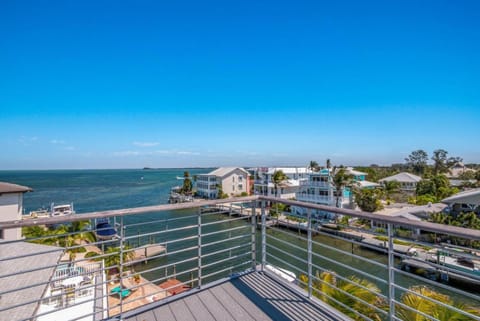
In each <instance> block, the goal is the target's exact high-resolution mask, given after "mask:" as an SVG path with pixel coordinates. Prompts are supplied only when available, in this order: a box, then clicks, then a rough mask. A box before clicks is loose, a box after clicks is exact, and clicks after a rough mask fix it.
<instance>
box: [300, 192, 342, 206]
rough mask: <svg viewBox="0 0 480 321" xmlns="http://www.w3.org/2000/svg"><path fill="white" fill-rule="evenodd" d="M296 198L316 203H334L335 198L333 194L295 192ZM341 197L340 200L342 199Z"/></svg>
mask: <svg viewBox="0 0 480 321" xmlns="http://www.w3.org/2000/svg"><path fill="white" fill-rule="evenodd" d="M296 198H297V200H299V201H302V202H309V203H316V204H325V205H328V204H335V202H336V198H335V197H333V196H328V195H327V196H326V195H318V194H308V193H297V196H296ZM342 200H343V198H341V200H340V201H342Z"/></svg>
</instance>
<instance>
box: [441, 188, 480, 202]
mask: <svg viewBox="0 0 480 321" xmlns="http://www.w3.org/2000/svg"><path fill="white" fill-rule="evenodd" d="M442 203H446V204H474V205H480V188H475V189H471V190H468V191H464V192H460V193H457V194H455V195H452V196H450V197H447V198H445V199H443V200H442Z"/></svg>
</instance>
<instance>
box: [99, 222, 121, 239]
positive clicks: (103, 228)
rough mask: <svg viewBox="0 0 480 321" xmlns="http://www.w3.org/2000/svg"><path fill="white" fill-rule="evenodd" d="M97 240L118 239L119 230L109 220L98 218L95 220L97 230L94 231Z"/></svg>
mask: <svg viewBox="0 0 480 321" xmlns="http://www.w3.org/2000/svg"><path fill="white" fill-rule="evenodd" d="M93 232H94V233H95V236H96V237H97V240H102V241H105V240H112V239H116V238H118V234H117V230H116V229H115V227H114V226H112V225H111V224H110V220H109V219H108V218H97V219H96V220H95V230H94V231H93Z"/></svg>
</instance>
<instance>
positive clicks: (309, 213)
mask: <svg viewBox="0 0 480 321" xmlns="http://www.w3.org/2000/svg"><path fill="white" fill-rule="evenodd" d="M307 265H308V266H307V270H308V298H309V299H310V298H312V277H313V275H312V210H311V209H309V208H308V209H307Z"/></svg>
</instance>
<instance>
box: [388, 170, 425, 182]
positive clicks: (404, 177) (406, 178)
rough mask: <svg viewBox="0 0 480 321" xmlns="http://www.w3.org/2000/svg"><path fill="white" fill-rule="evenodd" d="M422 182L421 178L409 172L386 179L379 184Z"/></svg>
mask: <svg viewBox="0 0 480 321" xmlns="http://www.w3.org/2000/svg"><path fill="white" fill-rule="evenodd" d="M421 180H422V178H421V177H420V176H417V175H413V174H410V173H407V172H402V173H398V174H396V175H393V176H389V177H385V178H382V179H381V180H379V182H390V181H397V182H401V183H418V182H420V181H421Z"/></svg>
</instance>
